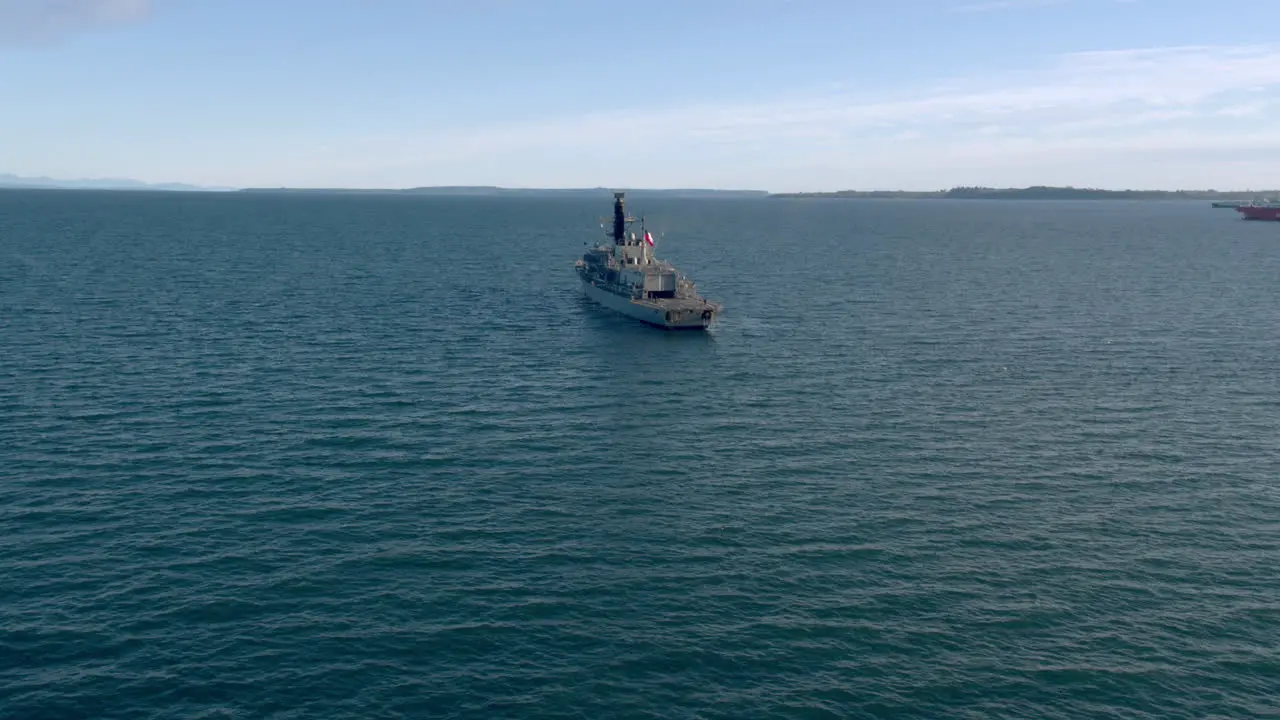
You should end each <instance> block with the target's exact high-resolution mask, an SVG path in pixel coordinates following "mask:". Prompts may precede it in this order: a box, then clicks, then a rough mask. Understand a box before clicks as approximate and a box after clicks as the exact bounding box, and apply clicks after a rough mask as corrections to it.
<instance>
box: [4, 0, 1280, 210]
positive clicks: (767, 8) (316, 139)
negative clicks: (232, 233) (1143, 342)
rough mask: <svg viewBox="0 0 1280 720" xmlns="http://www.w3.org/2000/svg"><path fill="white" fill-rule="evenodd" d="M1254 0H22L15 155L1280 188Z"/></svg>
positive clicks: (157, 162) (207, 176)
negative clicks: (622, 0) (642, 0)
mask: <svg viewBox="0 0 1280 720" xmlns="http://www.w3.org/2000/svg"><path fill="white" fill-rule="evenodd" d="M1276 9H1280V8H1277V6H1276V5H1273V4H1272V3H1271V2H1262V3H1260V2H1258V1H1257V0H1251V1H1250V2H1242V1H1239V0H1212V1H1210V0H892V1H890V0H646V1H645V2H607V1H606V0H0V173H13V174H17V175H24V176H48V177H56V178H64V179H78V178H101V177H127V178H135V179H139V180H143V181H146V182H188V183H195V184H201V185H213V186H230V187H279V186H289V187H383V188H387V187H416V186H425V185H499V186H504V187H631V188H639V187H650V188H659V187H665V188H692V187H697V188H725V189H735V188H736V189H756V190H769V191H772V192H795V191H823V190H840V189H860V190H873V189H909V190H934V189H942V188H947V187H952V186H956V185H985V186H998V187H1011V186H1016V187H1021V186H1026V185H1037V184H1041V185H1074V186H1077V187H1102V188H1151V189H1178V188H1185V189H1208V188H1215V189H1220V190H1221V189H1258V188H1275V187H1277V186H1280V35H1277V33H1276V27H1277V25H1276V22H1275V16H1274V13H1273V12H1271V11H1274V10H1276Z"/></svg>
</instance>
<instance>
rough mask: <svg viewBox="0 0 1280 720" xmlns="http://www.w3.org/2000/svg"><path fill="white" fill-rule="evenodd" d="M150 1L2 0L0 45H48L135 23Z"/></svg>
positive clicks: (149, 6)
mask: <svg viewBox="0 0 1280 720" xmlns="http://www.w3.org/2000/svg"><path fill="white" fill-rule="evenodd" d="M150 12H151V2H150V0H0V46H4V45H9V46H15V45H22V46H27V45H47V44H49V43H54V42H57V41H59V40H62V39H63V38H65V37H67V36H68V35H72V34H74V33H78V32H84V31H87V30H92V29H96V28H102V27H108V26H113V25H119V24H123V23H129V22H136V21H139V20H142V19H143V18H145V17H146V16H147V15H148V14H149V13H150Z"/></svg>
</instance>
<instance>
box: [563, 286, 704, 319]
mask: <svg viewBox="0 0 1280 720" xmlns="http://www.w3.org/2000/svg"><path fill="white" fill-rule="evenodd" d="M580 279H581V281H582V290H583V292H584V293H586V295H587V297H588V298H590V299H591V300H594V301H595V302H597V303H599V304H600V305H603V306H604V307H607V308H609V309H610V310H614V311H616V312H619V313H622V314H623V315H626V316H627V317H630V318H634V319H636V320H639V321H640V322H642V323H646V324H649V325H653V326H655V327H660V328H663V329H666V330H705V329H707V327H708V326H710V325H711V322H712V320H714V317H715V314H714V312H713V311H711V310H710V309H709V308H707V307H706V306H705V305H704V304H701V303H689V302H688V301H681V300H675V301H667V302H665V303H664V302H663V301H662V300H646V301H639V302H637V301H634V300H632V299H631V298H626V297H622V296H621V295H617V294H614V293H611V292H609V291H608V290H605V289H604V288H601V287H597V286H596V285H593V284H592V283H591V281H590V280H588V279H587V278H582V277H580ZM668 313H670V315H668ZM668 318H670V319H668Z"/></svg>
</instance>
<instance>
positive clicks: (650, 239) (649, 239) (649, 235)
mask: <svg viewBox="0 0 1280 720" xmlns="http://www.w3.org/2000/svg"><path fill="white" fill-rule="evenodd" d="M644 241H645V242H647V243H649V244H650V245H653V233H651V232H649V231H648V230H645V231H644Z"/></svg>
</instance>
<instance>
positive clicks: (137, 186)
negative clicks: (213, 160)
mask: <svg viewBox="0 0 1280 720" xmlns="http://www.w3.org/2000/svg"><path fill="white" fill-rule="evenodd" d="M0 188H28V189H38V188H44V189H56V190H172V191H185V192H192V191H206V192H207V191H211V190H219V191H225V190H231V189H232V188H220V187H202V186H199V185H188V184H186V183H145V182H142V181H141V180H132V179H129V178H91V179H79V180H59V179H56V178H49V177H22V176H20V175H10V174H7V173H0Z"/></svg>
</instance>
